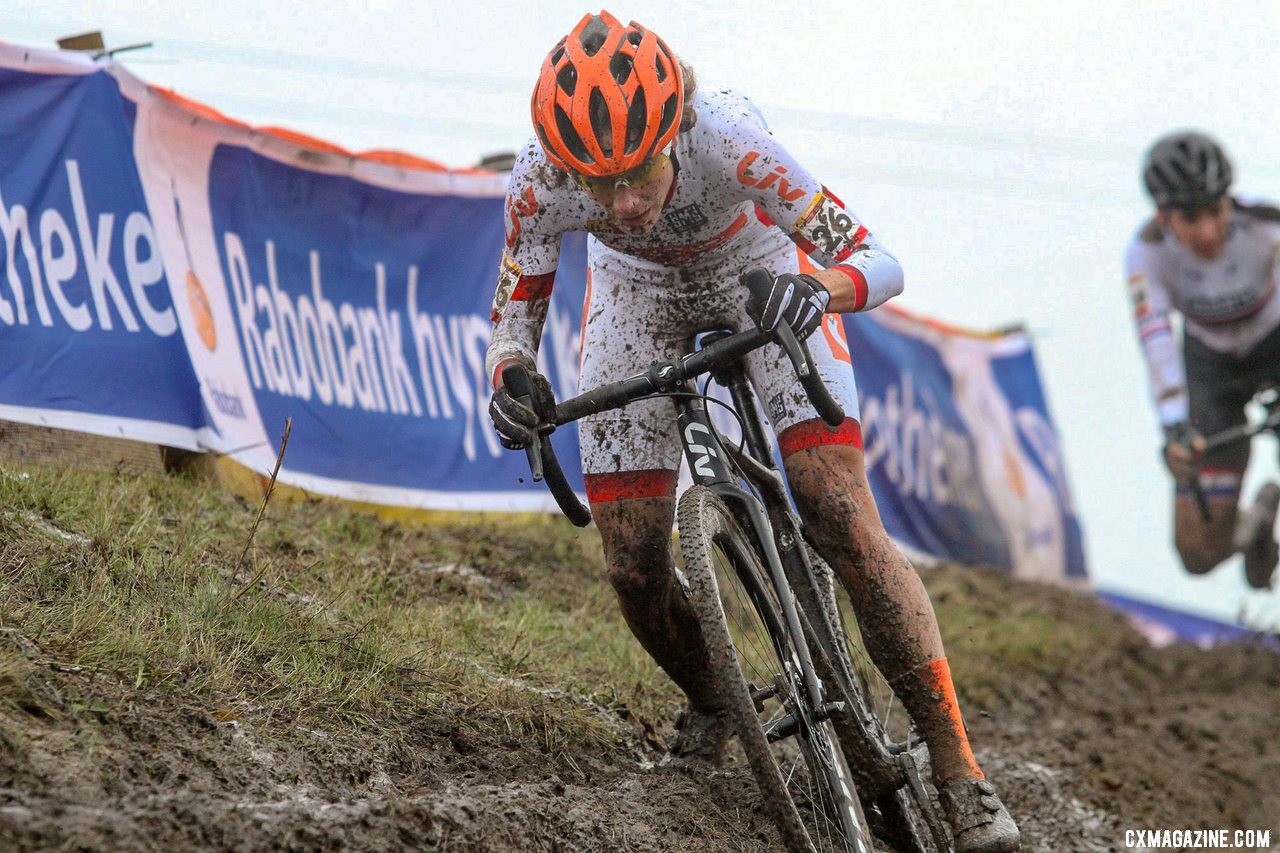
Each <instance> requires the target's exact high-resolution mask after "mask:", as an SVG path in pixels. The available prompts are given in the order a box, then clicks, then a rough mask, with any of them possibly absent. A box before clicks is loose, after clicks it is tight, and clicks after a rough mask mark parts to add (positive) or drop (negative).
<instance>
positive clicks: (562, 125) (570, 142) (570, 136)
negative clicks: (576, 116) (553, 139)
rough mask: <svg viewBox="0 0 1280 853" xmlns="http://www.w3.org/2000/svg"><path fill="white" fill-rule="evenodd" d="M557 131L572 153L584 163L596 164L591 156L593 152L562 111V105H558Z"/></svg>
mask: <svg viewBox="0 0 1280 853" xmlns="http://www.w3.org/2000/svg"><path fill="white" fill-rule="evenodd" d="M556 130H557V131H559V133H560V138H561V139H563V140H564V144H565V145H566V146H568V148H569V151H570V153H572V154H573V156H574V157H577V158H578V159H579V160H582V161H583V162H584V163H594V162H595V158H594V157H592V156H591V152H590V151H588V150H587V146H586V144H585V143H583V141H582V137H581V136H579V135H578V131H577V130H576V129H574V126H573V122H571V121H570V120H569V116H568V114H567V113H566V112H565V111H564V110H563V109H561V107H560V105H559V104H557V105H556Z"/></svg>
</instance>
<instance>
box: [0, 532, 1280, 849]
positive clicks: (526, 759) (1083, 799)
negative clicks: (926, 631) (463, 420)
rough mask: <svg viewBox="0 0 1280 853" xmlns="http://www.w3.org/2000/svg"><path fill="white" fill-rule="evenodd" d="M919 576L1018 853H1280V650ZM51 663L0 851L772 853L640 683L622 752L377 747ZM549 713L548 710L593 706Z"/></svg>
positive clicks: (740, 802)
mask: <svg viewBox="0 0 1280 853" xmlns="http://www.w3.org/2000/svg"><path fill="white" fill-rule="evenodd" d="M521 547H522V548H524V549H525V550H526V551H527V547H528V546H527V543H525V544H523V545H522V546H521ZM533 568H535V569H536V566H535V567H533ZM0 570H6V571H12V570H15V567H13V566H0ZM392 571H395V569H394V568H393V569H392ZM584 571H592V572H594V571H598V567H593V566H592V567H585V568H584ZM484 572H485V574H486V575H488V577H487V580H486V582H492V583H494V584H501V583H504V582H506V580H507V579H506V578H504V577H503V576H502V574H501V573H499V572H493V571H490V570H487V569H486V570H484ZM925 575H926V581H927V583H928V584H929V586H930V588H931V591H932V593H933V595H934V597H935V599H936V600H937V601H938V606H939V612H940V613H941V614H942V616H943V620H944V632H945V634H946V636H947V637H948V642H949V648H950V655H951V658H952V660H953V667H954V668H955V670H956V673H957V678H958V680H959V682H960V686H961V695H962V702H963V703H964V705H965V707H966V711H967V714H968V718H969V725H970V728H971V733H972V737H973V740H974V743H975V745H976V747H977V750H978V754H979V758H980V759H981V760H982V762H983V763H984V765H985V766H986V767H987V770H988V773H989V775H990V776H991V777H992V778H993V779H995V781H996V782H997V783H998V784H999V785H1000V787H1001V789H1002V791H1003V792H1004V794H1005V797H1006V801H1007V802H1008V804H1009V805H1010V808H1011V810H1012V811H1013V812H1014V813H1015V816H1016V817H1017V818H1018V820H1019V821H1020V823H1021V825H1022V827H1023V829H1024V833H1025V840H1026V845H1025V848H1024V849H1027V850H1041V851H1102V850H1113V849H1125V848H1124V847H1123V846H1122V842H1123V832H1124V830H1126V829H1148V828H1229V829H1237V828H1238V829H1270V830H1272V838H1273V839H1275V840H1276V843H1275V844H1274V845H1273V847H1272V849H1280V781H1277V780H1280V746H1277V743H1278V742H1280V736H1278V735H1277V728H1278V727H1280V655H1277V654H1274V653H1271V652H1267V651H1264V650H1260V649H1257V648H1252V647H1245V646H1240V647H1234V648H1230V649H1221V650H1216V651H1208V652H1206V651H1200V650H1196V649H1193V648H1183V647H1173V648H1167V649H1163V650H1154V649H1152V648H1150V647H1148V646H1147V645H1146V644H1145V642H1144V641H1143V640H1142V639H1141V638H1140V636H1139V635H1138V634H1137V633H1135V632H1134V631H1133V630H1131V629H1130V628H1129V626H1128V625H1127V624H1126V623H1125V621H1124V620H1123V619H1122V618H1121V617H1119V616H1116V615H1114V614H1112V613H1110V612H1109V611H1106V610H1104V609H1102V608H1101V607H1100V606H1098V605H1097V604H1096V603H1095V602H1094V601H1093V600H1092V599H1091V598H1089V597H1087V596H1081V595H1075V594H1071V593H1067V592H1064V591H1060V590H1054V589H1047V588H1043V587H1037V586H1030V585H1026V584H1018V583H1010V582H1009V581H1007V580H1006V579H1004V578H1001V577H998V576H996V575H992V574H989V573H986V572H978V571H973V570H962V569H955V568H942V569H933V570H929V571H927V572H926V573H925ZM528 576H529V577H534V578H536V577H538V576H539V575H538V573H537V572H536V571H534V572H529V573H528ZM572 582H573V579H572V578H566V577H564V576H563V574H560V575H559V576H558V577H555V578H554V579H550V580H548V581H547V583H549V584H555V585H557V586H558V587H564V586H565V585H567V584H571V583H572ZM534 591H535V592H536V584H535V590H534ZM993 625H994V626H995V629H994V630H997V631H998V632H1001V635H1000V637H998V638H997V639H998V640H1000V641H1002V642H1005V643H1006V644H1007V649H1006V652H1005V653H1002V654H1001V655H999V656H992V655H991V654H990V653H989V652H987V651H982V652H980V653H979V652H977V651H975V650H976V649H979V648H981V649H984V650H986V649H990V648H992V643H991V642H990V638H984V639H983V640H982V642H979V640H978V637H979V633H980V632H983V631H990V630H993V629H992V626H993ZM1006 626H1007V627H1006ZM1028 626H1030V628H1028ZM1033 634H1034V635H1037V636H1038V639H1036V640H1035V641H1031V640H1025V639H1019V638H1020V637H1026V636H1031V635H1033ZM0 647H3V650H5V651H7V652H8V653H9V654H10V655H11V656H13V655H17V656H20V657H21V658H23V659H24V660H26V661H29V662H37V663H39V662H41V661H44V660H46V659H47V658H48V657H50V656H48V655H46V651H45V650H44V649H42V648H41V646H40V644H39V642H38V641H37V640H35V639H33V638H32V637H30V636H28V634H27V633H26V632H25V631H24V626H22V625H3V626H0ZM996 647H997V648H999V644H998V643H997V644H996ZM0 660H2V658H0ZM39 671H40V673H41V677H40V679H39V682H38V683H35V684H32V683H30V681H28V683H27V684H26V689H27V690H28V691H30V693H29V695H27V697H26V698H24V699H22V700H21V701H17V702H15V703H7V702H4V701H0V850H8V849H21V850H29V849H30V850H35V849H60V850H185V849H218V850H264V849H284V850H415V849H446V850H601V851H616V850H634V851H665V850H696V851H703V852H704V853H705V851H713V850H769V849H776V848H775V845H776V839H775V838H774V836H773V834H772V831H771V829H770V827H769V826H768V824H767V823H765V822H764V821H763V820H762V819H761V818H760V817H759V816H758V815H757V814H756V811H757V810H756V805H755V794H754V789H753V787H752V786H751V784H750V783H749V782H748V781H747V779H746V778H745V776H744V774H743V773H742V772H741V771H739V770H736V769H733V768H730V769H729V770H727V771H724V772H717V773H713V774H710V775H708V774H706V773H704V772H691V771H685V770H671V769H665V768H658V767H655V766H654V765H653V762H654V761H655V760H656V759H657V758H658V757H659V755H660V749H661V746H662V739H663V736H664V735H666V734H669V732H670V724H671V721H670V720H669V719H653V720H645V719H639V718H637V716H636V715H635V714H634V713H632V712H631V711H630V710H629V709H628V708H627V707H626V705H625V704H624V703H625V696H626V687H625V686H619V687H618V695H620V696H622V697H624V699H622V700H620V701H619V702H618V703H615V704H614V705H613V706H611V707H607V708H603V707H602V708H596V709H594V710H595V711H596V712H597V713H599V714H600V715H602V717H603V718H605V719H606V720H607V721H608V725H609V726H610V727H611V728H612V730H613V732H614V743H613V745H612V746H610V747H605V748H599V747H595V748H590V749H588V748H583V749H581V750H576V751H575V750H573V749H563V748H561V749H555V750H552V749H548V748H547V746H546V744H540V743H538V742H536V740H531V739H529V738H527V737H525V738H520V737H515V736H512V735H511V734H509V733H506V732H504V731H503V727H502V725H501V724H500V721H495V723H494V725H492V726H489V727H487V728H482V729H476V728H475V727H474V726H472V727H469V728H468V729H467V734H465V735H463V734H460V728H459V727H458V726H457V725H455V723H456V719H455V718H451V717H450V716H449V715H448V714H441V713H439V712H438V711H433V710H431V709H432V708H433V707H434V706H432V705H431V704H430V703H426V704H424V705H423V706H422V707H406V708H404V709H403V711H402V712H401V714H399V715H398V718H397V719H396V720H394V721H391V724H392V725H393V726H394V731H395V732H396V733H397V735H396V736H395V737H392V738H387V737H378V738H374V737H372V736H371V735H368V734H366V733H365V732H363V731H361V730H359V729H358V728H355V729H348V730H343V731H323V730H319V729H314V728H305V727H300V726H298V725H296V724H295V723H294V722H292V721H290V720H287V719H274V718H273V717H272V716H271V715H268V714H264V713H262V712H261V711H260V709H258V708H256V707H255V706H254V705H253V704H252V703H244V702H240V703H238V704H234V705H231V706H228V707H219V705H218V703H216V702H212V703H211V702H210V701H209V700H208V698H207V697H205V698H201V699H197V698H194V697H191V696H188V695H185V694H184V692H183V691H182V689H181V686H180V685H169V686H165V687H161V686H143V687H142V688H137V687H135V686H134V684H132V683H130V681H129V680H128V679H121V678H120V677H119V676H108V675H103V674H95V673H91V672H87V671H75V670H73V669H69V668H67V667H64V666H58V665H52V664H51V665H47V666H44V667H43V668H41V669H40V670H39ZM3 676H4V673H3V672H0V691H2V690H4V689H5V685H6V682H5V680H4V678H3ZM503 688H504V689H510V690H523V689H533V688H530V687H527V686H526V685H522V684H520V683H518V682H515V683H506V684H504V685H503ZM544 692H545V691H544ZM4 698H5V697H3V696H0V700H3V699H4ZM546 701H547V703H548V708H549V709H550V712H551V713H554V712H555V709H556V708H557V707H563V706H564V705H565V704H573V703H577V704H581V703H584V702H586V701H587V700H585V699H582V698H578V697H574V696H571V695H567V694H556V693H551V694H548V695H547V696H546ZM382 722H383V723H384V729H383V730H384V731H385V725H386V722H387V721H382ZM477 732H479V733H477Z"/></svg>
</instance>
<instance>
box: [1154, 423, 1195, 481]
mask: <svg viewBox="0 0 1280 853" xmlns="http://www.w3.org/2000/svg"><path fill="white" fill-rule="evenodd" d="M1162 455H1163V456H1164V464H1165V465H1166V466H1167V467H1168V468H1169V473H1171V474H1173V478H1174V479H1175V480H1177V481H1178V482H1179V483H1189V482H1191V480H1193V479H1194V478H1195V477H1196V476H1197V475H1198V474H1199V473H1200V459H1201V457H1202V456H1203V455H1204V438H1202V437H1201V436H1200V434H1199V433H1198V432H1196V430H1195V427H1193V426H1191V424H1189V423H1187V422H1186V421H1179V422H1178V423H1176V424H1169V425H1168V426H1166V427H1165V428H1164V448H1163V454H1162Z"/></svg>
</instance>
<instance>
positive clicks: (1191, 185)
mask: <svg viewBox="0 0 1280 853" xmlns="http://www.w3.org/2000/svg"><path fill="white" fill-rule="evenodd" d="M1142 181H1143V183H1145V184H1146V185H1147V192H1148V193H1150V194H1151V199H1152V201H1154V202H1155V203H1156V207H1183V208H1197V207H1207V206H1209V205H1211V204H1213V203H1214V202H1216V201H1217V200H1218V199H1220V198H1222V197H1223V196H1224V195H1226V194H1227V189H1228V188H1229V187H1230V186H1231V161H1230V160H1228V159H1227V153H1226V152H1225V151H1223V150H1222V146H1221V145H1219V144H1218V143H1217V141H1216V140H1214V139H1213V137H1211V136H1209V135H1207V134H1204V133H1200V132H1198V131H1194V130H1184V131H1179V132H1177V133H1170V134H1168V135H1167V136H1162V137H1161V138H1160V139H1157V140H1156V143H1155V144H1154V145H1152V146H1151V150H1149V151H1148V152H1147V157H1146V160H1145V161H1144V162H1143V164H1142Z"/></svg>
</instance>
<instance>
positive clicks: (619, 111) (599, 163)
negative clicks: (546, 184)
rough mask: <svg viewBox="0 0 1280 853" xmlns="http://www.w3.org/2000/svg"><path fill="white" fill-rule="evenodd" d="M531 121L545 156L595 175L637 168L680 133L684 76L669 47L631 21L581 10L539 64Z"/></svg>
mask: <svg viewBox="0 0 1280 853" xmlns="http://www.w3.org/2000/svg"><path fill="white" fill-rule="evenodd" d="M530 106H531V108H532V111H533V127H534V129H535V130H536V131H537V132H538V139H539V141H541V142H542V149H543V151H544V152H546V155H547V159H549V160H550V161H551V162H552V163H553V164H555V165H556V166H558V167H559V168H561V169H565V170H567V171H570V172H576V173H578V174H580V175H588V176H590V177H603V176H605V175H616V174H619V173H621V172H625V171H627V170H628V169H633V168H635V167H636V166H638V165H640V164H641V163H643V162H645V161H646V160H648V159H649V158H650V157H652V156H653V155H654V154H656V153H657V152H659V151H662V150H663V149H665V148H666V147H667V146H668V145H670V144H671V141H672V140H673V139H675V136H676V131H677V130H678V129H679V127H680V115H681V113H682V112H683V110H684V75H683V74H682V73H681V71H680V62H679V60H677V59H676V55H675V54H674V53H672V52H671V48H669V47H667V45H666V43H665V42H664V41H663V40H662V39H660V38H658V36H657V35H656V34H655V33H652V32H650V31H649V30H646V29H645V28H644V27H642V26H640V25H639V24H637V23H636V22H635V21H632V22H631V23H630V24H628V25H627V26H625V27H624V26H623V25H622V24H620V23H618V20H617V18H615V17H613V16H612V15H610V14H609V13H608V12H606V11H604V10H601V11H600V14H599V15H584V16H583V17H582V20H581V21H579V22H578V25H577V26H576V27H574V28H573V31H572V32H570V33H569V35H568V36H566V37H565V38H562V39H561V40H560V41H559V42H558V43H557V44H556V46H555V47H554V48H552V50H551V52H550V53H549V54H547V58H546V60H545V61H544V62H543V63H542V73H541V74H540V75H539V76H538V84H537V85H536V86H534V88H533V100H532V103H531V104H530Z"/></svg>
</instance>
